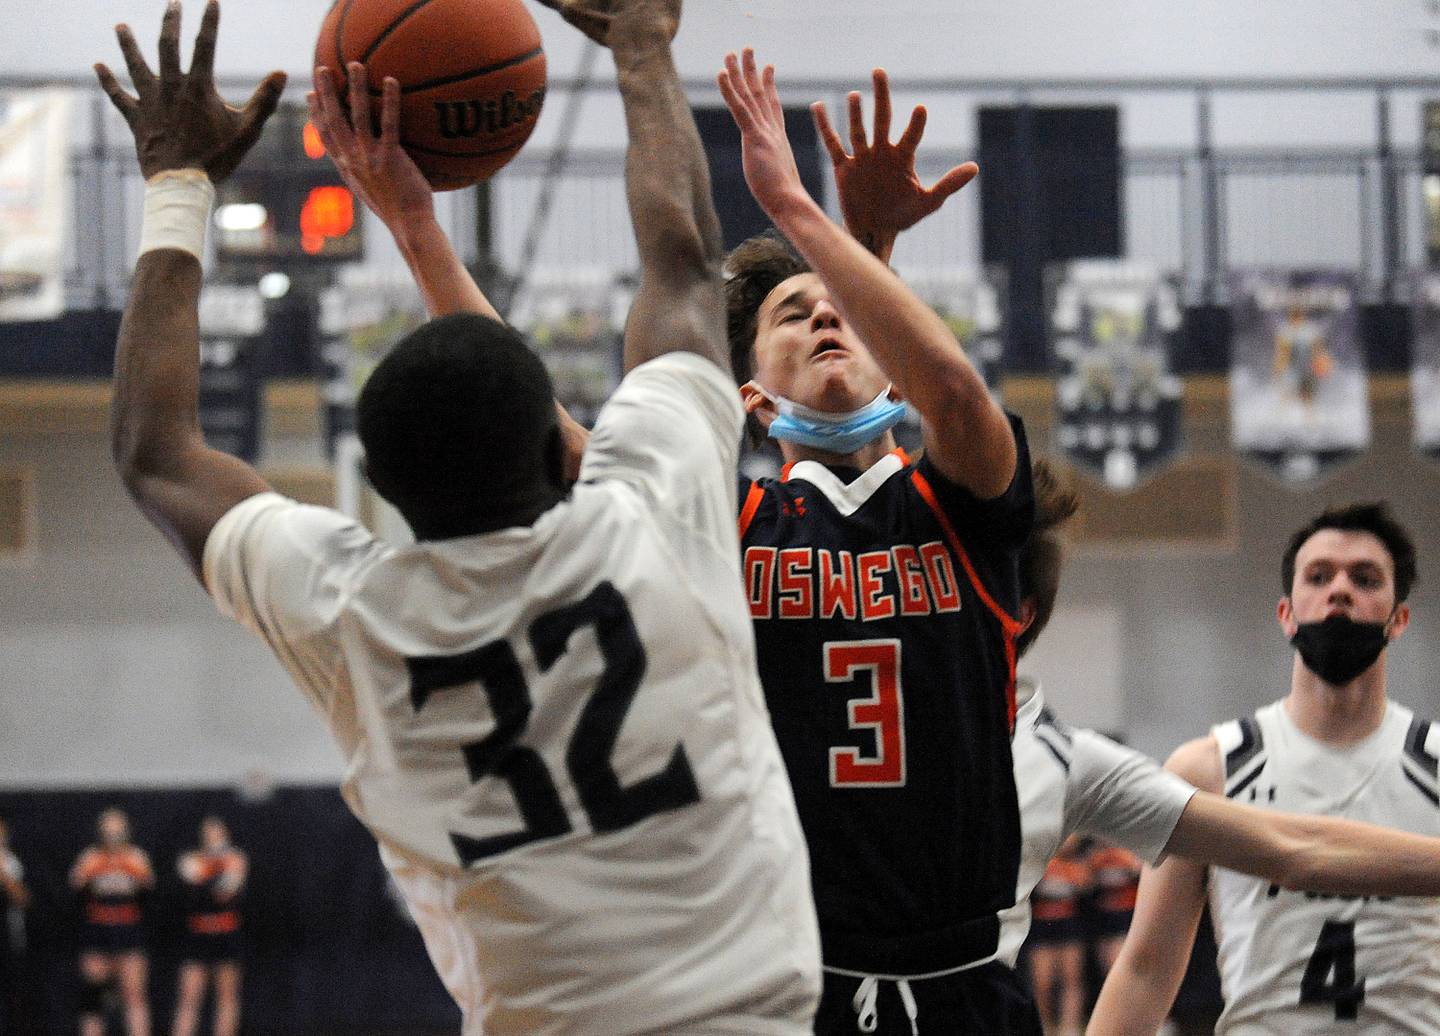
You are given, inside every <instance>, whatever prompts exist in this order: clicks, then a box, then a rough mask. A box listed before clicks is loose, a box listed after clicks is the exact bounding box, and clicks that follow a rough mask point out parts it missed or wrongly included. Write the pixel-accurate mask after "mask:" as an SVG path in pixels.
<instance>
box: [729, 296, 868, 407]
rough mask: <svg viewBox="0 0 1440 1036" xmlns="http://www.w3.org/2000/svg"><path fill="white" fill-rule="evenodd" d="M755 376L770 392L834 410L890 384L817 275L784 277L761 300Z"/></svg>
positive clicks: (862, 400)
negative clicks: (832, 301) (787, 278)
mask: <svg viewBox="0 0 1440 1036" xmlns="http://www.w3.org/2000/svg"><path fill="white" fill-rule="evenodd" d="M755 380H756V381H757V382H759V383H760V384H761V385H762V386H764V388H765V390H766V391H767V392H770V393H771V394H772V395H777V396H784V397H785V398H786V399H790V400H793V401H794V402H796V403H799V404H801V405H803V406H808V407H810V408H811V409H813V410H824V411H827V412H830V413H843V412H845V411H848V410H855V409H857V408H859V407H862V406H864V405H865V404H866V403H869V402H870V401H871V400H872V399H874V398H875V397H876V396H877V395H879V394H880V393H881V392H882V391H884V389H885V386H886V385H887V384H889V379H888V378H886V377H885V374H884V372H883V371H881V370H880V365H879V364H877V363H876V362H875V358H874V357H873V356H871V355H870V350H869V349H867V348H866V347H865V344H864V343H863V342H862V341H860V339H859V337H858V336H857V335H856V334H855V332H854V330H853V329H852V328H851V327H850V325H849V324H848V323H846V322H845V321H844V320H843V319H842V318H841V316H840V313H839V311H838V310H837V309H836V308H835V306H834V305H833V304H832V303H831V301H830V293H829V292H828V291H827V290H826V289H825V285H824V284H823V283H822V282H821V280H820V278H819V277H818V276H817V275H816V274H813V273H802V274H797V275H796V276H794V277H791V278H790V279H789V280H786V281H782V282H781V283H780V284H779V285H777V286H776V287H775V289H774V290H773V291H771V292H770V294H769V295H768V296H767V297H766V299H765V301H764V302H763V303H761V305H760V313H759V316H758V318H757V321H756V330H755Z"/></svg>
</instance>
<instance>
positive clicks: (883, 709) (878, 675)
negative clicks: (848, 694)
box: [824, 639, 905, 788]
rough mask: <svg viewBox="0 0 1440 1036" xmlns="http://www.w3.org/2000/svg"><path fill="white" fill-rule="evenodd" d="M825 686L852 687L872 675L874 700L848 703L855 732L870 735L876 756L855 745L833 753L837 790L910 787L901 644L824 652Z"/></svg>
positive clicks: (864, 643)
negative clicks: (863, 676)
mask: <svg viewBox="0 0 1440 1036" xmlns="http://www.w3.org/2000/svg"><path fill="white" fill-rule="evenodd" d="M824 653H825V682H826V683H852V682H854V681H855V680H858V679H860V678H861V676H862V675H865V674H868V676H869V681H870V694H869V696H868V697H865V698H850V699H849V700H848V702H847V708H848V709H849V720H850V729H851V730H869V731H871V732H873V734H874V737H875V752H874V754H873V755H872V754H867V753H866V752H865V751H864V750H863V749H861V748H858V747H856V746H854V745H844V746H838V747H834V748H831V749H830V786H831V787H832V788H899V787H903V786H904V784H905V696H904V692H903V690H902V688H901V686H900V641H898V640H893V639H890V640H839V641H830V642H829V643H827V644H826V645H825V647H824Z"/></svg>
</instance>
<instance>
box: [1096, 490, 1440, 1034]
mask: <svg viewBox="0 0 1440 1036" xmlns="http://www.w3.org/2000/svg"><path fill="white" fill-rule="evenodd" d="M1281 575H1282V585H1283V589H1284V596H1283V597H1282V598H1281V599H1280V603H1279V606H1278V608H1277V618H1278V620H1279V625H1280V628H1281V630H1282V632H1283V633H1284V635H1285V636H1286V638H1287V639H1288V640H1289V641H1290V643H1291V644H1292V645H1294V647H1295V649H1296V654H1295V658H1294V662H1293V664H1292V668H1291V673H1290V693H1289V695H1288V696H1287V697H1286V698H1284V699H1282V700H1280V701H1278V702H1274V703H1272V704H1270V705H1266V706H1265V707H1263V708H1261V709H1260V710H1259V711H1258V712H1256V713H1255V715H1253V716H1248V717H1245V718H1242V719H1239V720H1234V721H1231V722H1229V723H1223V724H1221V725H1219V726H1217V727H1215V728H1214V730H1213V731H1212V732H1211V733H1210V735H1209V736H1207V737H1204V738H1200V739H1198V740H1196V741H1191V742H1189V743H1188V744H1185V745H1182V746H1181V747H1180V748H1179V749H1177V750H1176V752H1175V754H1174V755H1173V756H1172V757H1171V759H1170V762H1169V764H1168V766H1169V768H1170V769H1171V770H1173V771H1174V772H1176V773H1178V774H1180V775H1181V776H1183V777H1184V778H1185V779H1186V780H1188V781H1190V782H1191V783H1193V784H1195V785H1197V786H1198V787H1201V788H1203V789H1205V790H1207V791H1211V792H1214V793H1215V794H1217V795H1224V796H1226V797H1227V798H1229V799H1231V800H1234V801H1239V802H1246V803H1251V804H1253V805H1255V806H1258V807H1260V808H1261V809H1263V810H1289V811H1291V812H1298V813H1313V814H1326V815H1331V816H1337V817H1350V818H1354V819H1357V820H1368V821H1371V822H1375V823H1385V824H1390V825H1394V826H1396V827H1399V828H1402V829H1404V830H1407V831H1414V832H1417V833H1421V834H1426V835H1435V834H1437V833H1440V809H1437V799H1440V794H1437V787H1436V773H1437V765H1440V764H1437V762H1436V753H1437V751H1440V745H1437V743H1436V734H1435V732H1434V731H1433V729H1432V725H1431V724H1430V723H1429V722H1428V721H1426V720H1422V719H1419V718H1417V717H1415V716H1414V715H1413V714H1412V713H1411V711H1410V710H1409V709H1407V708H1405V707H1404V706H1402V705H1399V704H1397V703H1395V702H1392V701H1390V700H1388V699H1387V698H1386V695H1385V683H1386V658H1387V650H1386V649H1387V646H1388V645H1389V644H1390V643H1391V642H1392V641H1394V640H1395V639H1396V638H1398V637H1400V636H1401V635H1402V634H1403V633H1404V632H1405V629H1406V626H1407V625H1408V624H1409V621H1410V609H1409V606H1408V605H1407V604H1406V603H1405V601H1406V598H1407V596H1408V595H1409V592H1410V587H1411V584H1412V583H1413V582H1414V579H1415V550H1414V547H1413V545H1412V543H1411V540H1410V537H1409V535H1408V534H1407V533H1406V531H1405V530H1404V528H1402V527H1401V526H1400V525H1399V523H1397V522H1396V521H1395V520H1394V518H1392V517H1391V515H1390V513H1389V512H1388V510H1387V509H1386V508H1385V507H1384V506H1383V505H1358V506H1352V507H1346V508H1342V509H1339V510H1333V511H1327V512H1325V513H1324V514H1322V515H1320V516H1319V517H1318V518H1316V519H1315V520H1313V521H1312V522H1310V523H1309V524H1308V525H1306V526H1305V527H1304V528H1303V529H1301V530H1300V531H1299V532H1297V533H1296V534H1295V536H1294V537H1293V538H1292V539H1291V541H1290V544H1289V546H1288V548H1287V549H1286V551H1285V555H1284V558H1283V560H1282V562H1281ZM1400 837H1403V836H1395V838H1396V841H1398V839H1399V838H1400ZM1394 844H1395V843H1394V842H1392V843H1391V844H1385V843H1382V844H1381V845H1379V846H1375V847H1374V848H1373V849H1372V851H1371V852H1370V854H1369V856H1370V858H1369V861H1368V864H1369V866H1370V867H1372V868H1375V869H1378V868H1381V867H1384V866H1386V865H1387V864H1388V863H1389V862H1390V860H1391V859H1392V857H1393V856H1394V853H1395V852H1396V849H1395V848H1394V847H1393V846H1394ZM1333 891H1335V890H1334V889H1331V888H1326V887H1320V886H1318V885H1316V884H1312V883H1310V882H1306V881H1300V882H1295V883H1284V887H1282V885H1281V884H1279V883H1275V882H1272V881H1266V880H1263V879H1259V880H1257V879H1255V878H1250V877H1246V876H1244V875H1241V874H1237V873H1235V872H1233V871H1230V870H1225V869H1221V868H1218V867H1217V868H1215V869H1214V870H1213V871H1208V872H1207V870H1206V868H1205V867H1204V866H1203V865H1201V864H1199V863H1196V862H1192V861H1190V860H1185V859H1178V858H1172V859H1169V860H1166V861H1165V862H1164V863H1163V864H1162V865H1160V866H1159V867H1157V868H1156V869H1154V870H1153V871H1147V872H1146V874H1145V876H1144V878H1143V879H1142V881H1141V886H1140V897H1139V902H1138V904H1137V907H1136V911H1135V923H1134V926H1133V927H1132V928H1131V931H1130V936H1129V938H1128V939H1127V940H1126V942H1125V946H1124V948H1123V950H1122V951H1121V953H1120V959H1119V961H1118V963H1117V964H1116V966H1115V969H1114V970H1113V971H1112V972H1111V974H1110V978H1109V979H1108V981H1107V982H1106V984H1105V988H1104V991H1103V993H1102V995H1101V998H1100V1002H1099V1004H1098V1006H1097V1009H1096V1014H1095V1020H1094V1024H1093V1026H1092V1028H1091V1030H1090V1031H1091V1032H1092V1033H1101V1034H1112V1033H1142V1032H1143V1033H1153V1032H1154V1031H1155V1030H1156V1028H1157V1027H1158V1026H1159V1025H1160V1023H1161V1022H1162V1021H1163V1019H1164V1017H1165V1014H1166V1013H1167V1011H1168V1009H1169V1006H1170V1004H1171V1002H1172V1001H1173V999H1174V997H1175V992H1176V989H1177V988H1178V987H1179V984H1180V978H1181V976H1182V974H1183V972H1184V970H1185V964H1186V961H1187V960H1188V958H1189V956H1190V947H1191V943H1192V942H1193V940H1194V935H1195V928H1196V925H1197V924H1198V922H1199V918H1200V912H1201V909H1202V908H1203V906H1204V905H1205V901H1206V896H1207V892H1208V896H1209V902H1210V912H1211V917H1212V919H1213V920H1214V923H1215V930H1216V938H1217V941H1218V944H1219V951H1220V954H1219V955H1220V976H1221V983H1222V988H1223V991H1224V995H1225V1011H1224V1014H1222V1015H1221V1018H1220V1023H1219V1027H1218V1030H1217V1031H1219V1032H1222V1033H1226V1034H1231V1036H1242V1034H1243V1036H1251V1034H1264V1033H1276V1034H1279V1033H1284V1034H1287V1036H1288V1034H1299V1033H1330V1032H1336V1033H1339V1032H1344V1033H1359V1034H1363V1036H1370V1034H1375V1036H1379V1034H1381V1033H1387V1034H1392V1033H1417V1034H1418V1033H1429V1034H1433V1033H1435V1032H1440V903H1437V902H1436V900H1435V899H1433V898H1430V899H1414V898H1410V899H1395V898H1391V897H1389V896H1374V895H1372V896H1336V895H1329V894H1326V893H1330V892H1333ZM1351 891H1361V890H1351ZM1411 894H1412V895H1413V894H1415V893H1414V891H1413V890H1412V892H1411ZM1424 894H1425V895H1427V896H1432V897H1433V896H1434V894H1435V893H1434V891H1433V890H1429V891H1426V892H1425V893H1424Z"/></svg>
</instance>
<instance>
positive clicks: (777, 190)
mask: <svg viewBox="0 0 1440 1036" xmlns="http://www.w3.org/2000/svg"><path fill="white" fill-rule="evenodd" d="M716 81H717V82H718V83H719V84H720V95H721V96H722V97H724V98H725V105H726V107H728V108H729V109H730V114H731V115H732V116H734V117H735V124H736V125H737V126H739V127H740V155H741V162H742V164H743V166H744V169H745V182H746V183H747V184H748V185H749V187H750V193H751V194H752V195H754V196H755V200H756V201H757V202H759V204H760V207H761V208H762V209H764V210H765V214H766V215H767V216H769V217H770V218H771V219H772V220H773V221H774V222H775V223H776V224H777V225H779V224H780V222H781V219H780V216H779V215H778V213H780V212H781V211H782V210H783V209H784V208H785V207H786V206H787V205H788V204H791V203H793V202H795V201H796V200H799V199H809V197H810V196H809V193H808V192H807V191H806V190H805V184H804V183H803V182H802V181H801V179H800V170H799V168H797V167H796V165H795V152H794V151H793V150H791V148H790V138H789V137H787V136H786V135H785V110H784V109H783V108H782V107H781V106H780V95H779V92H778V91H777V90H776V89H775V66H774V65H766V66H765V69H764V71H763V72H760V71H757V69H756V67H755V51H754V50H753V49H751V48H750V47H746V48H745V49H744V50H743V51H741V55H740V59H739V60H738V61H737V60H736V58H735V55H734V54H727V55H725V67H724V68H723V69H721V70H720V74H719V75H718V76H717V77H716Z"/></svg>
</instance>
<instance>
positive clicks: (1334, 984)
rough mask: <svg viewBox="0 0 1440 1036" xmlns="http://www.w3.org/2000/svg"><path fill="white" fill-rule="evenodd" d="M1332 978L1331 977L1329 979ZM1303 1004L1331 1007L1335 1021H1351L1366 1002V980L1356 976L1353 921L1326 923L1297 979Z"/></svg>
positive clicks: (1358, 1014) (1356, 1016)
mask: <svg viewBox="0 0 1440 1036" xmlns="http://www.w3.org/2000/svg"><path fill="white" fill-rule="evenodd" d="M1332 976H1333V977H1332ZM1300 1002H1301V1003H1302V1004H1334V1005H1335V1019H1336V1021H1342V1022H1353V1021H1355V1020H1356V1019H1357V1018H1358V1017H1359V1016H1360V1005H1361V1004H1363V1003H1364V1002H1365V979H1364V978H1363V977H1362V978H1359V979H1357V978H1356V977H1355V922H1354V921H1326V922H1325V925H1324V927H1322V928H1321V929H1320V938H1319V940H1318V941H1317V942H1316V943H1315V952H1314V953H1312V954H1310V962H1309V963H1308V964H1306V965H1305V974H1304V976H1303V977H1302V978H1301V979H1300Z"/></svg>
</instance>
